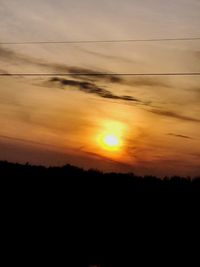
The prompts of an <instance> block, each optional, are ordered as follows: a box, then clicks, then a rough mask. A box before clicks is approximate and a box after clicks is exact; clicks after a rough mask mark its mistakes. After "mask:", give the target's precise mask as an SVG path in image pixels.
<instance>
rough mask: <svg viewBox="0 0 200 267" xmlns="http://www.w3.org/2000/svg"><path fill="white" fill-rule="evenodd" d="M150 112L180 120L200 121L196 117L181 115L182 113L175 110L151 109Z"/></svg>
mask: <svg viewBox="0 0 200 267" xmlns="http://www.w3.org/2000/svg"><path fill="white" fill-rule="evenodd" d="M150 112H152V113H154V114H157V115H160V116H164V117H170V118H174V119H179V120H182V121H188V122H198V123H200V119H196V118H192V117H188V116H185V115H181V114H178V113H176V112H173V111H166V110H157V109H152V110H150Z"/></svg>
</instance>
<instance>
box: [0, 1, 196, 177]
mask: <svg viewBox="0 0 200 267" xmlns="http://www.w3.org/2000/svg"><path fill="white" fill-rule="evenodd" d="M19 2H20V4H19V3H16V1H9V3H8V1H4V0H3V1H2V4H1V9H0V17H1V21H0V36H1V40H0V41H1V42H4V41H5V42H6V41H8V42H9V41H30V40H31V41H32V40H39V41H41V40H53V41H54V40H101V39H102V40H103V39H108V40H109V39H138V38H144V39H145V38H169V37H172V38H173V37H177V36H179V37H184V36H186V37H188V36H191V37H197V36H198V31H199V26H200V18H199V13H200V5H199V2H198V1H178V0H176V1H173V2H170V4H169V3H166V1H161V0H160V1H144V0H143V1H140V3H138V2H139V1H101V3H99V2H100V1H88V0H87V1H84V5H83V4H82V1H76V2H77V3H74V1H62V0H59V1H56V3H55V1H51V0H48V1H45V3H44V2H43V1H34V3H33V2H32V1H24V0H21V1H19ZM41 2H42V3H41ZM66 2H67V3H66ZM155 2H156V3H155ZM113 3H114V4H113ZM180 9H181V10H180ZM8 18H9V19H8ZM199 44H200V41H190V42H178V41H177V42H164V43H145V44H144V43H128V44H127V43H123V44H113V43H109V44H70V45H66V44H61V45H58V44H51V45H50V44H44V45H18V46H17V45H16V46H11V45H10V46H8V45H1V46H0V72H1V73H4V72H6V73H12V72H15V73H25V72H26V73H27V72H35V73H40V72H45V73H66V72H80V71H81V72H89V73H90V72H91V73H92V72H100V73H101V72H103V73H104V72H111V73H117V72H118V73H122V72H137V73H138V72H143V73H145V72H197V71H200V50H199ZM199 82H200V78H199V77H146V76H145V77H128V78H126V77H119V78H116V77H114V76H110V77H104V76H98V77H96V76H89V77H84V76H81V77H77V76H76V77H74V76H73V75H71V76H67V77H60V76H58V75H55V76H54V77H0V126H1V127H0V160H10V161H19V162H27V161H29V162H31V163H36V164H45V165H62V164H65V163H71V164H74V165H78V166H81V167H85V168H98V169H101V170H104V171H134V172H136V173H139V174H156V175H159V176H163V175H173V174H178V175H192V176H195V175H197V174H198V173H199V160H200V105H199V102H200V89H199ZM105 135H114V136H115V137H117V138H118V140H119V143H120V144H119V146H118V148H117V149H108V147H106V146H105V144H103V143H102V140H101V141H99V140H100V139H101V138H102V136H105ZM99 138H100V139H99Z"/></svg>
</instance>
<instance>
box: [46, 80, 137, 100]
mask: <svg viewBox="0 0 200 267" xmlns="http://www.w3.org/2000/svg"><path fill="white" fill-rule="evenodd" d="M50 82H51V83H58V84H59V85H60V86H72V87H75V88H78V89H79V90H80V91H82V92H85V93H89V94H95V95H97V96H100V97H102V98H109V99H118V100H124V101H131V102H137V103H142V102H141V101H140V100H139V99H137V98H134V97H132V96H126V95H122V96H118V95H116V94H113V93H112V92H110V91H108V90H106V89H104V88H102V87H99V86H97V85H96V84H95V83H93V82H86V81H77V80H69V79H63V78H59V77H54V78H52V79H51V80H50Z"/></svg>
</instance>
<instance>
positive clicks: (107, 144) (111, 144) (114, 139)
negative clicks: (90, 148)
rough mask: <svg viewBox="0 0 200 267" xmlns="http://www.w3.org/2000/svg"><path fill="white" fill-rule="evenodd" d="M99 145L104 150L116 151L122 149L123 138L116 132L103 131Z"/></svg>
mask: <svg viewBox="0 0 200 267" xmlns="http://www.w3.org/2000/svg"><path fill="white" fill-rule="evenodd" d="M99 145H100V147H101V148H102V149H104V150H107V151H112V152H116V151H118V150H120V148H121V145H122V140H121V138H120V136H118V135H117V134H115V133H103V134H101V135H100V137H99Z"/></svg>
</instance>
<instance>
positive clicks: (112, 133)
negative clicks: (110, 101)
mask: <svg viewBox="0 0 200 267" xmlns="http://www.w3.org/2000/svg"><path fill="white" fill-rule="evenodd" d="M96 137H97V139H96V141H97V144H98V147H99V148H100V151H102V150H104V152H103V151H102V153H103V154H105V153H106V151H107V152H112V155H119V154H120V152H121V151H122V149H123V145H124V142H123V141H124V126H123V124H121V123H119V122H115V121H104V122H103V123H102V126H101V129H99V134H97V136H96ZM113 153H114V154H113ZM106 154H107V153H106Z"/></svg>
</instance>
